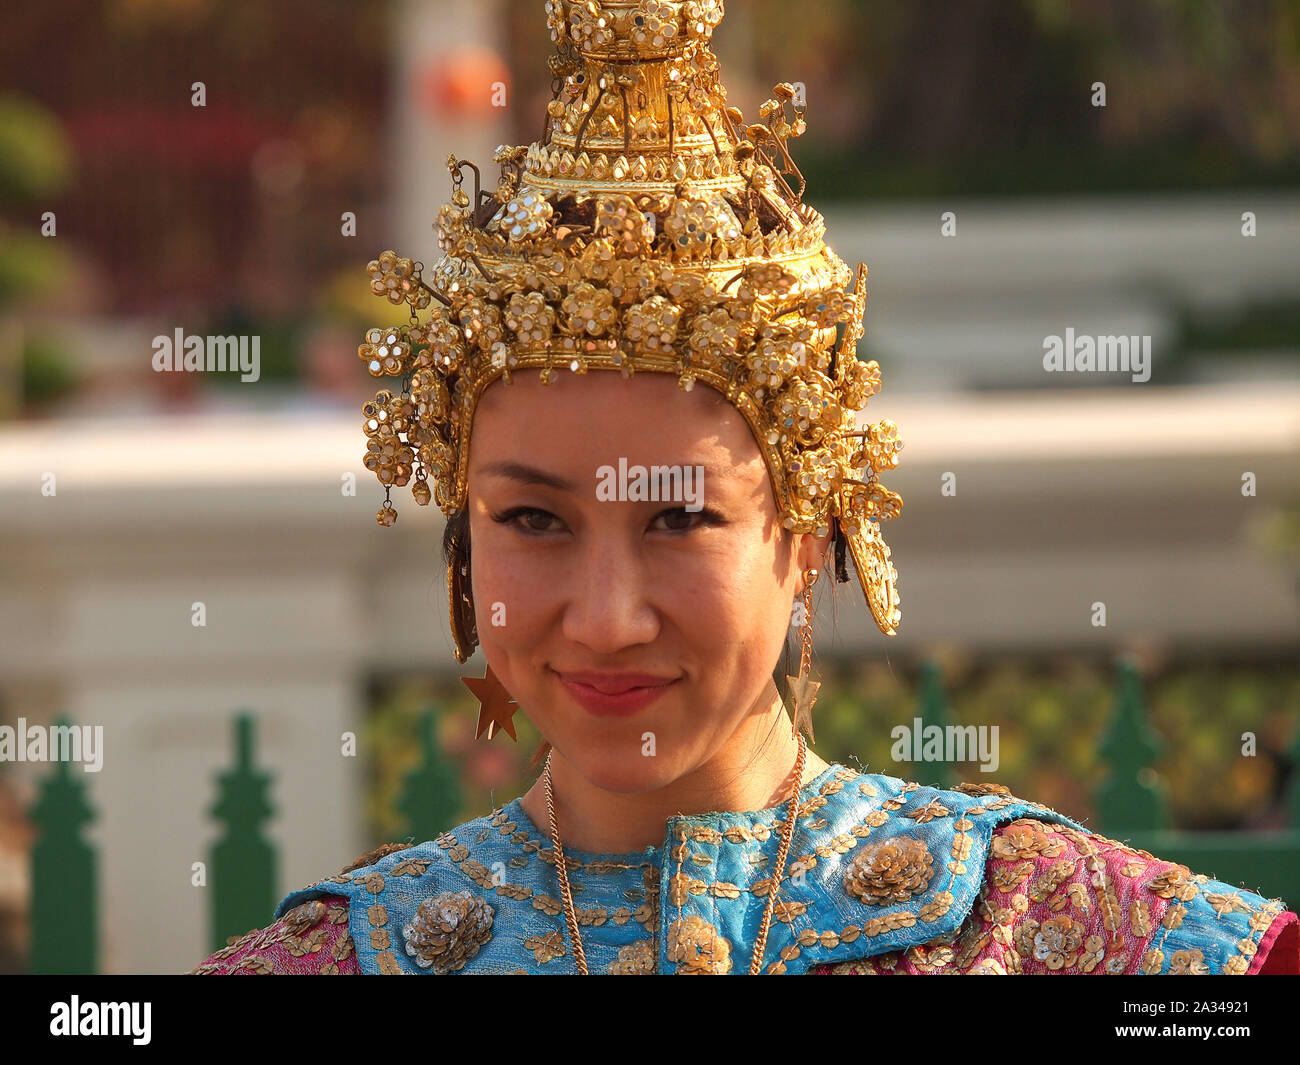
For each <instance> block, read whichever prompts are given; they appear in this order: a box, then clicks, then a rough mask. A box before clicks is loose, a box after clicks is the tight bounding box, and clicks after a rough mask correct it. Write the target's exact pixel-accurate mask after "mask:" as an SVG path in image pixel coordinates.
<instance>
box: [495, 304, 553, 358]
mask: <svg viewBox="0 0 1300 1065" xmlns="http://www.w3.org/2000/svg"><path fill="white" fill-rule="evenodd" d="M506 328H508V329H509V330H510V331H511V332H512V333H514V334H515V336H516V337H518V338H519V341H520V343H521V344H523V345H525V346H527V347H533V348H535V349H537V350H542V349H544V348H545V347H546V345H547V344H548V343H550V340H551V336H552V334H553V333H554V332H555V311H554V310H553V309H552V308H551V306H550V304H548V303H547V302H546V297H545V296H543V295H542V294H541V293H540V292H529V293H527V294H525V293H523V292H516V293H515V294H514V295H513V296H511V297H510V305H509V307H508V309H507V310H506Z"/></svg>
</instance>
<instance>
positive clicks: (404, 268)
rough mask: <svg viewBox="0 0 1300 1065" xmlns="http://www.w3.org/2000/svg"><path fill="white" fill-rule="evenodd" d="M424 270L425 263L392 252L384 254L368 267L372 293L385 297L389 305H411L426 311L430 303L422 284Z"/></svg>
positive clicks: (372, 261)
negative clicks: (421, 277) (421, 278)
mask: <svg viewBox="0 0 1300 1065" xmlns="http://www.w3.org/2000/svg"><path fill="white" fill-rule="evenodd" d="M423 270H424V264H423V263H420V262H416V261H414V260H412V259H402V258H398V255H397V253H396V252H392V251H386V252H384V253H383V254H382V255H381V256H380V257H379V258H378V259H372V260H371V261H370V263H369V264H368V265H367V266H366V271H367V273H369V274H370V291H371V292H373V293H374V294H375V295H376V296H383V297H385V298H386V299H387V300H388V302H389V303H394V304H396V303H409V304H410V305H411V306H412V307H414V308H416V309H417V310H424V308H426V307H427V306H429V302H430V296H429V293H428V292H426V291H425V290H424V288H423V287H422V286H421V284H420V274H421V272H422V271H423Z"/></svg>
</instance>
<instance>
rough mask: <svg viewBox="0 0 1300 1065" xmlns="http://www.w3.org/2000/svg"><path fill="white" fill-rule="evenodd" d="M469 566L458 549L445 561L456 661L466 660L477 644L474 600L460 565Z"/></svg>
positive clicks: (467, 577) (465, 574)
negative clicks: (449, 559) (448, 560)
mask: <svg viewBox="0 0 1300 1065" xmlns="http://www.w3.org/2000/svg"><path fill="white" fill-rule="evenodd" d="M462 566H464V567H465V569H468V568H469V563H468V560H467V559H464V558H462V557H461V554H460V551H459V550H456V551H453V552H452V556H451V561H450V562H448V563H447V606H448V613H449V615H450V619H449V620H450V622H451V638H452V639H453V640H454V641H455V643H456V661H457V662H460V663H462V664H463V663H465V662H468V661H469V659H470V656H471V655H472V654H473V653H474V648H475V647H477V646H478V624H477V622H476V620H475V617H474V600H473V599H472V598H471V597H470V594H469V575H468V574H467V573H462V572H461V567H462Z"/></svg>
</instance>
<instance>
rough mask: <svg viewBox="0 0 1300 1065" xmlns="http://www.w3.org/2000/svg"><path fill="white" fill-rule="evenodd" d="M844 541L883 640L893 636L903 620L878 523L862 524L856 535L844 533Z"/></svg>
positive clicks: (893, 572) (895, 574) (895, 576)
mask: <svg viewBox="0 0 1300 1065" xmlns="http://www.w3.org/2000/svg"><path fill="white" fill-rule="evenodd" d="M844 540H845V543H847V544H848V547H849V554H850V555H852V556H853V568H854V569H855V570H857V573H858V583H859V584H861V585H862V591H863V593H864V594H865V595H866V597H867V606H869V607H870V608H871V616H872V617H874V618H875V619H876V625H877V627H879V629H880V631H881V632H883V633H884V634H885V635H886V636H897V635H898V623H899V622H900V621H901V620H902V618H903V612H902V611H901V610H900V609H899V605H898V604H899V598H898V570H896V569H895V568H894V563H893V559H892V556H891V554H890V551H889V545H888V544H887V543H885V538H884V537H883V536H881V535H880V528H879V525H878V523H877V522H874V521H867V520H864V521H863V522H862V523H861V526H860V528H859V530H858V531H857V532H856V533H854V534H852V535H850V534H849V532H848V531H847V530H845V531H844Z"/></svg>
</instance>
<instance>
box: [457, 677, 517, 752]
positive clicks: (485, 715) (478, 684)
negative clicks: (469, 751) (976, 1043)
mask: <svg viewBox="0 0 1300 1065" xmlns="http://www.w3.org/2000/svg"><path fill="white" fill-rule="evenodd" d="M460 679H461V680H462V681H464V682H465V687H467V688H468V689H469V690H470V691H472V692H473V693H474V698H476V699H477V700H478V701H479V708H478V728H477V730H476V731H475V733H474V738H475V739H476V740H477V739H482V738H483V736H484V734H486V735H487V738H488V739H489V740H490V739H492V737H493V736H495V735H496V734H497V731H498V730H499V729H500V730H504V731H505V733H506V734H507V735H508V736H509V737H510V738H511V739H512V740H514V741H515V742H516V743H518V742H519V737H518V736H516V735H515V725H514V721H512V720H511V719H512V718H513V717H514V716H515V711H516V710H518V709H519V704H518V703H517V702H515V700H514V698H513V696H511V694H510V693H509V692H508V691H506V689H505V686H504V685H503V684H502V683H501V681H500V679H499V678H498V677H497V675H496V674H495V673H493V672H492V667H491V666H488V667H487V670H486V672H485V673H484V675H483V676H481V677H461V678H460Z"/></svg>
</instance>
